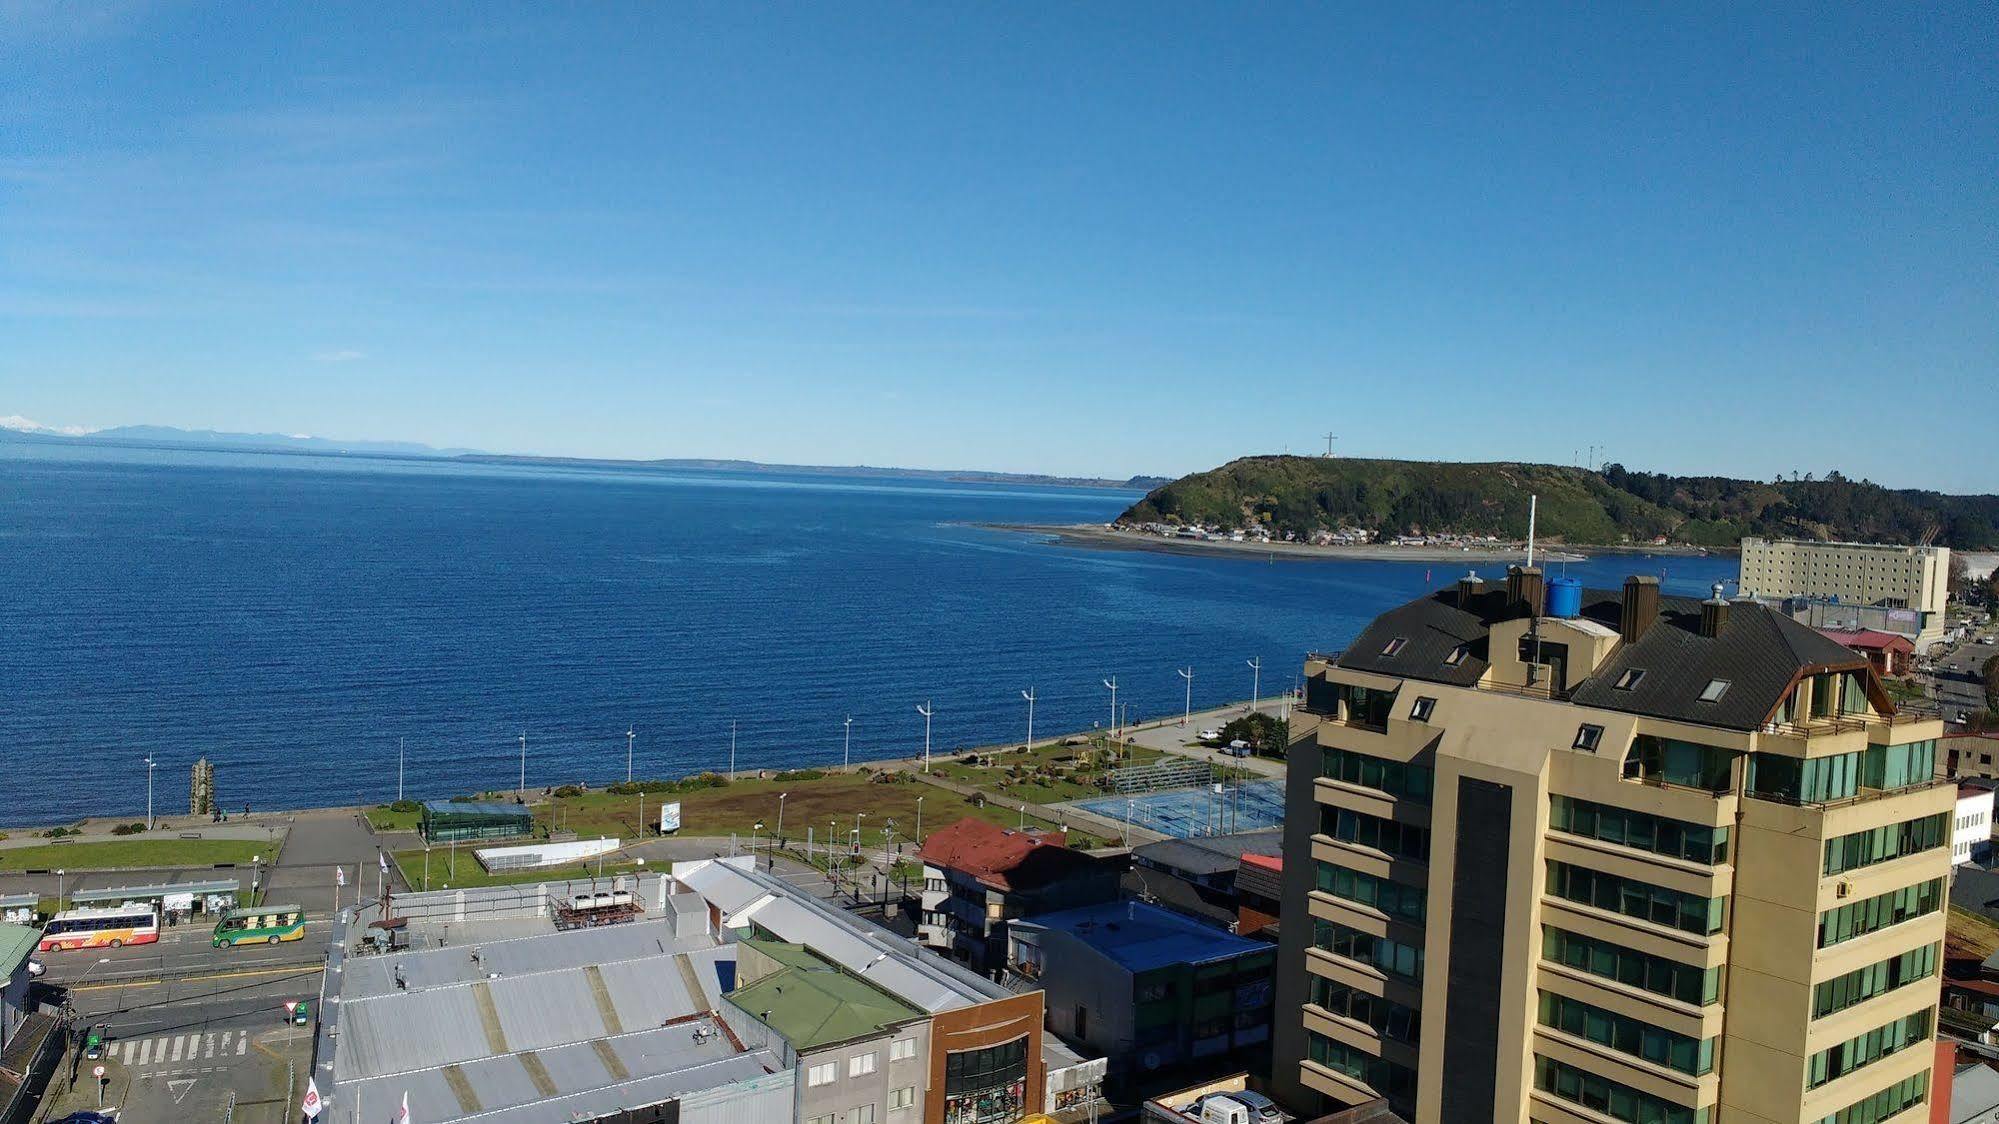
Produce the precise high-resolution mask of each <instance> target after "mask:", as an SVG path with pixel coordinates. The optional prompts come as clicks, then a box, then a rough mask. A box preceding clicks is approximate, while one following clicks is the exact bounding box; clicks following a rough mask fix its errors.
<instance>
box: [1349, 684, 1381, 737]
mask: <svg viewBox="0 0 1999 1124" xmlns="http://www.w3.org/2000/svg"><path fill="white" fill-rule="evenodd" d="M1337 686H1338V688H1339V699H1340V710H1341V720H1342V721H1344V722H1345V723H1346V724H1347V725H1349V726H1359V727H1361V728H1363V729H1368V730H1374V731H1376V732H1382V731H1385V730H1387V729H1388V715H1389V713H1390V712H1391V711H1393V710H1394V709H1395V692H1394V691H1377V690H1375V689H1374V688H1372V687H1361V686H1357V685H1355V684H1352V683H1341V684H1338V685H1337Z"/></svg>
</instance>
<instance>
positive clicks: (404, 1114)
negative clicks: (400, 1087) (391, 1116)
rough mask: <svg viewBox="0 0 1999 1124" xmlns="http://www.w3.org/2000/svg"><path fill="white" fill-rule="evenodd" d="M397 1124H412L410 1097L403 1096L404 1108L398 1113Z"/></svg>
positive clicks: (405, 1094)
mask: <svg viewBox="0 0 1999 1124" xmlns="http://www.w3.org/2000/svg"><path fill="white" fill-rule="evenodd" d="M396 1124H410V1095H409V1094H408V1093H404V1094H403V1107H402V1108H401V1109H399V1110H398V1111H397V1112H396Z"/></svg>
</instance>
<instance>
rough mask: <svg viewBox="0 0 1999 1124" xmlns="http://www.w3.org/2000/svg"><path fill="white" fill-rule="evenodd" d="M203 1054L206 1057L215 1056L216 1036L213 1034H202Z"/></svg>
mask: <svg viewBox="0 0 1999 1124" xmlns="http://www.w3.org/2000/svg"><path fill="white" fill-rule="evenodd" d="M201 1056H202V1057H204V1058H212V1057H214V1056H215V1036H214V1035H213V1034H204V1035H202V1036H201Z"/></svg>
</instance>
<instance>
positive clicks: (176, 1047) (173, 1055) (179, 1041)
mask: <svg viewBox="0 0 1999 1124" xmlns="http://www.w3.org/2000/svg"><path fill="white" fill-rule="evenodd" d="M186 1042H187V1035H185V1034H176V1035H174V1040H173V1041H172V1042H169V1043H167V1051H168V1053H167V1060H168V1061H170V1062H177V1061H179V1060H180V1051H181V1046H182V1045H183V1044H184V1043H186Z"/></svg>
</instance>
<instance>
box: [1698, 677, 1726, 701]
mask: <svg viewBox="0 0 1999 1124" xmlns="http://www.w3.org/2000/svg"><path fill="white" fill-rule="evenodd" d="M1727 693H1728V680H1726V679H1710V680H1708V681H1707V686H1705V687H1703V688H1701V701H1702V702H1708V703H1711V702H1720V701H1721V696H1723V695H1725V694H1727Z"/></svg>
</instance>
